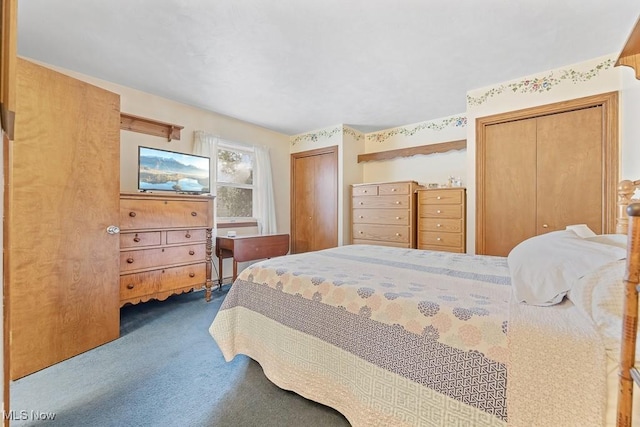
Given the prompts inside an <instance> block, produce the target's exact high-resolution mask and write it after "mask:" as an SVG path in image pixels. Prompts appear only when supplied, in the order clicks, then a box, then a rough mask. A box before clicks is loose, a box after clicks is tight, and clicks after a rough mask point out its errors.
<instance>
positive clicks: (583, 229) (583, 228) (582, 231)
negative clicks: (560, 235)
mask: <svg viewBox="0 0 640 427" xmlns="http://www.w3.org/2000/svg"><path fill="white" fill-rule="evenodd" d="M566 230H571V231H575V232H576V234H577V235H578V236H580V237H593V236H595V235H596V233H594V232H593V230H592V229H590V228H589V226H588V225H587V224H573V225H567V228H566Z"/></svg>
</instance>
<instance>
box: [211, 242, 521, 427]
mask: <svg viewBox="0 0 640 427" xmlns="http://www.w3.org/2000/svg"><path fill="white" fill-rule="evenodd" d="M509 284H510V280H509V270H508V266H507V262H506V258H502V257H489V256H472V255H466V254H453V253H447V252H436V251H418V250H411V249H400V248H391V247H381V246H368V245H351V246H342V247H338V248H333V249H328V250H324V251H318V252H311V253H304V254H298V255H290V256H286V257H279V258H274V259H271V260H266V261H263V262H259V263H256V264H254V265H253V266H251V267H249V268H247V269H245V270H244V271H243V272H242V273H241V274H240V276H239V277H238V279H237V280H236V282H235V283H234V284H233V286H232V288H231V289H230V291H229V294H228V295H227V297H226V299H225V301H224V303H223V305H222V307H221V308H220V311H219V312H218V314H217V316H216V318H215V320H214V322H213V323H212V325H211V328H210V332H211V334H212V336H213V337H214V338H215V340H216V342H217V343H218V345H219V347H220V349H221V350H222V353H223V355H224V357H225V359H226V360H231V359H232V358H233V357H234V356H235V355H236V354H246V355H248V356H249V357H251V358H253V359H255V360H257V361H258V362H259V363H260V364H261V366H262V367H263V370H264V371H265V374H266V375H267V377H269V378H270V379H271V380H272V381H273V382H274V383H275V384H277V385H278V386H280V387H282V388H284V389H289V390H293V391H295V392H297V393H298V394H301V395H302V396H305V397H307V398H309V399H312V400H315V401H318V402H320V403H323V404H326V405H328V406H331V407H333V408H335V409H337V410H338V411H340V412H341V413H342V414H344V415H345V417H346V418H347V419H348V420H349V422H350V423H351V424H352V425H354V426H358V425H367V426H368V425H384V426H386V425H394V426H400V425H473V426H503V425H506V422H507V366H508V362H509V348H508V339H507V325H508V318H509V309H510V295H511V288H510V286H509Z"/></svg>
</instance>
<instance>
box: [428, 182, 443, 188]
mask: <svg viewBox="0 0 640 427" xmlns="http://www.w3.org/2000/svg"><path fill="white" fill-rule="evenodd" d="M439 186H440V184H438V183H437V182H430V183H428V184H427V188H438V187H439Z"/></svg>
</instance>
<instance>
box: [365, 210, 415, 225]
mask: <svg viewBox="0 0 640 427" xmlns="http://www.w3.org/2000/svg"><path fill="white" fill-rule="evenodd" d="M410 218H411V213H410V212H409V211H401V210H399V209H354V210H353V223H354V224H391V225H409V220H410Z"/></svg>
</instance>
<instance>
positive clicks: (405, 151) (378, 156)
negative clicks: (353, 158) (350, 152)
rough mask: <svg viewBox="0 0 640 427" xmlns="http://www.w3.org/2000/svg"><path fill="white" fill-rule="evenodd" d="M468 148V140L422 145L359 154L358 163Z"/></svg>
mask: <svg viewBox="0 0 640 427" xmlns="http://www.w3.org/2000/svg"><path fill="white" fill-rule="evenodd" d="M465 148H467V140H466V139H461V140H459V141H449V142H441V143H438V144H429V145H420V146H417V147H409V148H399V149H397V150H389V151H379V152H377V153H368V154H359V155H358V163H362V162H370V161H374V160H391V159H395V158H397V157H410V156H416V155H418V154H435V153H445V152H447V151H451V150H464V149H465Z"/></svg>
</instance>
